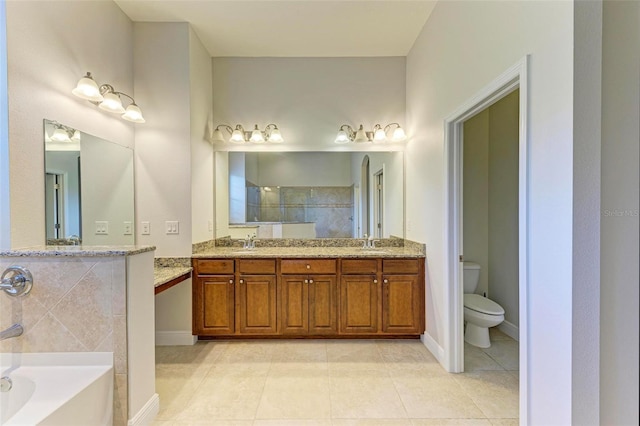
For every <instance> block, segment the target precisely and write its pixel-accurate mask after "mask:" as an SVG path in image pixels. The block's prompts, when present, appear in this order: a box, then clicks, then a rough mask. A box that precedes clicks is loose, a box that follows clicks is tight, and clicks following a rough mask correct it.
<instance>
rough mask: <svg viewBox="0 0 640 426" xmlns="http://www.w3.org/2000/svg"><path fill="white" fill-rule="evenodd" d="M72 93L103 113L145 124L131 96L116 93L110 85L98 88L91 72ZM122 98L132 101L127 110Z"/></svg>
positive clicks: (79, 82)
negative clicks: (119, 115)
mask: <svg viewBox="0 0 640 426" xmlns="http://www.w3.org/2000/svg"><path fill="white" fill-rule="evenodd" d="M71 93H73V94H74V95H76V96H77V97H79V98H81V99H85V100H87V101H89V102H91V103H93V104H95V105H98V107H99V108H100V109H101V110H103V111H107V112H113V113H115V114H122V118H123V119H125V120H127V121H131V122H133V123H144V122H145V120H144V118H143V117H142V111H141V110H140V107H139V106H138V105H136V101H135V100H134V99H133V98H132V97H131V96H129V95H127V94H126V93H122V92H118V91H116V90H115V89H114V88H113V86H112V85H110V84H102V85H100V86H98V83H96V81H95V80H94V79H93V77H92V76H91V73H90V72H87V75H85V76H84V77H82V78H81V79H80V80H79V81H78V84H77V85H76V88H75V89H73V90H72V91H71ZM122 96H124V97H126V98H129V100H130V101H131V103H130V104H129V105H128V106H127V108H125V107H124V106H123V105H122V99H121V97H122Z"/></svg>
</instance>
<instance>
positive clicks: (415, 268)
mask: <svg viewBox="0 0 640 426" xmlns="http://www.w3.org/2000/svg"><path fill="white" fill-rule="evenodd" d="M382 272H385V273H389V274H417V273H419V272H420V268H419V262H418V261H417V260H409V259H383V260H382Z"/></svg>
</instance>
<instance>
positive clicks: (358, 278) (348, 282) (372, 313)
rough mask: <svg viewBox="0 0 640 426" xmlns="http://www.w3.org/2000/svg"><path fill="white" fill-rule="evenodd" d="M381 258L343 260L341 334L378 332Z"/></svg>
mask: <svg viewBox="0 0 640 426" xmlns="http://www.w3.org/2000/svg"><path fill="white" fill-rule="evenodd" d="M378 263H379V260H378V259H342V265H341V273H342V275H341V278H340V333H342V334H354V335H357V334H375V333H377V332H378V301H379V300H380V290H379V279H378Z"/></svg>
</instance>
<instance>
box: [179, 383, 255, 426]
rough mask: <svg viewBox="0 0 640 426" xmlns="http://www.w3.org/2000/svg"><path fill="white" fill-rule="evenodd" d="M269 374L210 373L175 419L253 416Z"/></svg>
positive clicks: (228, 418)
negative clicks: (212, 375)
mask: <svg viewBox="0 0 640 426" xmlns="http://www.w3.org/2000/svg"><path fill="white" fill-rule="evenodd" d="M265 380H266V377H249V376H247V377H245V376H228V377H221V378H218V377H207V378H206V379H204V381H203V382H202V384H201V385H200V386H199V387H198V389H197V391H196V393H195V395H194V396H193V398H192V399H191V400H190V401H189V403H188V404H187V405H186V406H185V407H184V409H183V410H182V413H180V414H179V415H178V416H176V420H180V421H194V420H207V419H211V420H253V419H254V418H255V414H256V409H257V408H258V403H259V402H260V396H261V395H262V390H263V388H264V382H265Z"/></svg>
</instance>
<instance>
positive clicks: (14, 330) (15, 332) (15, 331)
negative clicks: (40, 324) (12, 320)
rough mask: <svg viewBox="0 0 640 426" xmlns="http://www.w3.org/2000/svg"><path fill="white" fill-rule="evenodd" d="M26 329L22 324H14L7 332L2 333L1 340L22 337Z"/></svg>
mask: <svg viewBox="0 0 640 426" xmlns="http://www.w3.org/2000/svg"><path fill="white" fill-rule="evenodd" d="M23 331H24V328H22V326H21V325H20V324H13V325H12V326H11V327H9V328H7V329H6V330H3V331H0V340H6V339H11V338H12V337H18V336H21V335H22V332H23Z"/></svg>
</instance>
